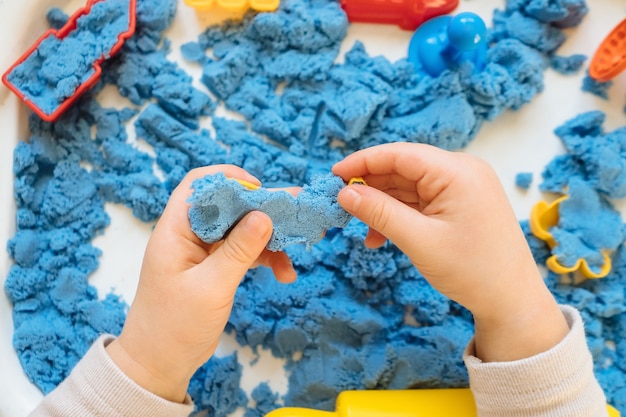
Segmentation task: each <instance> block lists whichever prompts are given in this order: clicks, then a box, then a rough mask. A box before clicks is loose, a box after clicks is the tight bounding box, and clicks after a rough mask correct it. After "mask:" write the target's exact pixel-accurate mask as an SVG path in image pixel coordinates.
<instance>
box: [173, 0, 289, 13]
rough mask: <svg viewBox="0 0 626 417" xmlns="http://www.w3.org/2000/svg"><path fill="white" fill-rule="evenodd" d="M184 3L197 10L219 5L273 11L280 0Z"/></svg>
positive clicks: (234, 9)
mask: <svg viewBox="0 0 626 417" xmlns="http://www.w3.org/2000/svg"><path fill="white" fill-rule="evenodd" d="M185 4H187V5H188V6H191V7H193V8H194V9H196V10H198V11H207V10H211V9H212V8H213V7H219V8H222V9H224V10H228V11H232V12H243V11H245V10H247V9H249V8H250V9H252V10H256V11H258V12H273V11H274V10H276V9H277V8H278V6H279V5H280V0H185Z"/></svg>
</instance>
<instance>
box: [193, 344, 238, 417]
mask: <svg viewBox="0 0 626 417" xmlns="http://www.w3.org/2000/svg"><path fill="white" fill-rule="evenodd" d="M241 371H242V367H241V365H240V364H239V361H238V360H237V353H236V352H235V353H233V354H232V355H230V356H226V357H223V358H217V357H212V358H211V359H210V360H209V361H208V362H207V363H205V364H204V365H203V366H202V367H201V368H200V369H198V370H197V371H196V373H195V374H194V376H193V378H192V379H191V383H190V384H189V389H188V392H189V395H190V396H191V397H192V398H193V399H194V405H195V406H196V410H197V411H201V410H206V411H207V412H208V414H207V415H208V416H228V415H231V414H232V413H233V412H234V411H235V410H237V408H239V407H245V406H246V405H247V404H248V396H247V395H246V393H245V391H244V390H242V389H241V386H240V385H241Z"/></svg>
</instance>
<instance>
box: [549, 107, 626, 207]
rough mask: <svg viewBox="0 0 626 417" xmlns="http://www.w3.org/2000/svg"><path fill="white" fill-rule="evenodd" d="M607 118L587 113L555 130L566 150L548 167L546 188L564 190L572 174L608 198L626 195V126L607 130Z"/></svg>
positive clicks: (595, 112)
mask: <svg viewBox="0 0 626 417" xmlns="http://www.w3.org/2000/svg"><path fill="white" fill-rule="evenodd" d="M605 117H606V116H605V115H604V113H602V112H600V111H592V112H587V113H583V114H580V115H578V116H576V117H575V118H573V119H571V120H569V121H567V122H565V124H563V125H562V126H560V127H558V128H557V129H555V131H554V132H555V134H556V135H557V136H558V137H559V139H561V142H563V145H564V146H565V149H566V151H567V153H566V154H565V155H559V156H557V157H555V158H554V159H553V160H552V161H551V162H550V163H549V164H548V166H547V167H546V168H545V170H544V172H543V174H542V175H543V183H542V184H541V185H540V188H541V189H542V190H543V191H551V192H556V193H563V190H564V189H565V187H566V186H567V183H568V181H569V179H570V178H571V177H580V178H583V179H584V180H585V181H587V182H588V183H589V184H591V185H592V186H593V187H594V188H595V189H596V190H598V191H600V192H601V193H603V194H605V195H607V196H608V197H611V198H624V197H626V127H620V128H618V129H615V130H614V131H611V132H605V131H604V129H603V128H602V125H603V124H604V120H605Z"/></svg>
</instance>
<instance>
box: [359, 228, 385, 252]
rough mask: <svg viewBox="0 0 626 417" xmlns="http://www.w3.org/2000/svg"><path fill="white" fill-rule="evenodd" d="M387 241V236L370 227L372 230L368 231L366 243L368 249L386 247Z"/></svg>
mask: <svg viewBox="0 0 626 417" xmlns="http://www.w3.org/2000/svg"><path fill="white" fill-rule="evenodd" d="M386 241H387V238H386V237H385V235H383V234H381V233H379V232H378V231H376V230H374V229H372V228H371V227H370V229H369V230H368V231H367V236H365V242H364V243H365V246H366V247H368V248H370V249H376V248H380V247H381V246H382V245H384V244H385V242H386Z"/></svg>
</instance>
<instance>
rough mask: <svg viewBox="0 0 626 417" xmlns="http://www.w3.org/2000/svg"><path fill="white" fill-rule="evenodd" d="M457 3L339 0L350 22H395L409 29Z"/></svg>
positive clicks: (448, 0)
mask: <svg viewBox="0 0 626 417" xmlns="http://www.w3.org/2000/svg"><path fill="white" fill-rule="evenodd" d="M458 5H459V0H341V7H342V8H343V10H344V11H345V12H346V14H347V15H348V21H350V22H364V23H387V24H395V25H398V26H400V27H401V28H402V29H404V30H411V31H414V30H415V29H417V28H418V26H419V25H421V24H422V23H423V22H425V21H426V20H428V19H432V18H433V17H436V16H441V15H444V14H448V13H450V12H452V10H454V9H456V7H457V6H458Z"/></svg>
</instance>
